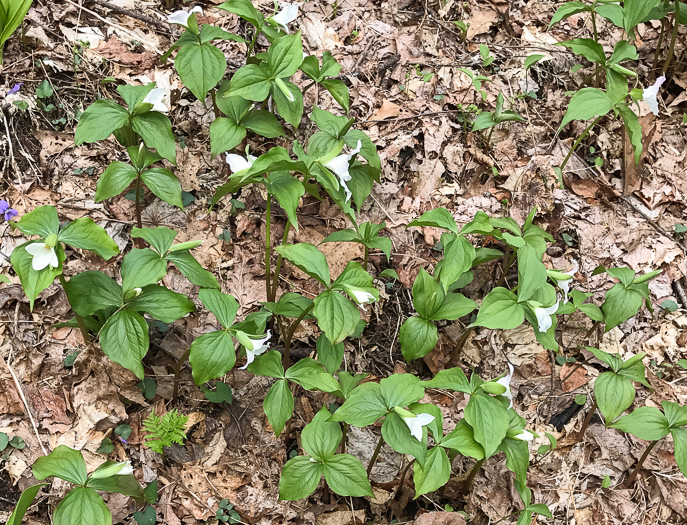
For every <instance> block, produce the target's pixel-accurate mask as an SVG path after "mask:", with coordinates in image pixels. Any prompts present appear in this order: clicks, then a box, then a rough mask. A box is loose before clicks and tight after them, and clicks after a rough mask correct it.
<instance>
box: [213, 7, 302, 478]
mask: <svg viewBox="0 0 687 525" xmlns="http://www.w3.org/2000/svg"><path fill="white" fill-rule="evenodd" d="M217 8H218V9H223V10H225V11H229V12H230V13H234V14H237V15H238V16H240V17H241V18H243V19H244V20H245V21H246V22H249V23H251V24H253V25H254V26H255V27H256V28H260V27H262V24H263V23H264V21H265V17H264V16H263V14H262V13H261V12H260V11H258V10H257V9H255V7H254V6H253V3H252V2H251V1H250V0H228V1H226V2H224V3H223V4H220V5H218V6H217ZM313 490H315V489H313Z"/></svg>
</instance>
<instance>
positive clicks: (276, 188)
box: [267, 171, 329, 273]
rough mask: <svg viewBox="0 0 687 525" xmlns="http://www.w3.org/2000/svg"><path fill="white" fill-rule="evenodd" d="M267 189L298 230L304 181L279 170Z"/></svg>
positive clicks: (272, 176)
mask: <svg viewBox="0 0 687 525" xmlns="http://www.w3.org/2000/svg"><path fill="white" fill-rule="evenodd" d="M267 191H268V192H270V193H272V194H273V195H274V197H275V198H276V199H277V201H278V202H279V206H281V207H282V209H283V210H284V211H285V212H286V216H287V217H288V219H289V222H290V223H291V225H292V226H293V227H294V228H295V230H296V231H298V218H297V216H296V210H297V208H298V203H299V202H300V199H301V197H302V196H303V195H305V188H303V183H302V182H301V181H300V180H298V179H297V178H296V177H293V176H292V175H291V174H289V173H288V172H285V171H277V172H274V173H271V174H270V176H269V177H268V179H267ZM328 271H329V267H327V273H328Z"/></svg>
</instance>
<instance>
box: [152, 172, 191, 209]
mask: <svg viewBox="0 0 687 525" xmlns="http://www.w3.org/2000/svg"><path fill="white" fill-rule="evenodd" d="M141 180H142V181H143V183H144V184H145V185H146V186H147V187H148V189H149V190H150V191H152V192H153V193H154V194H155V195H156V196H157V197H159V198H160V199H162V200H163V201H165V202H166V203H168V204H171V205H172V206H177V207H178V208H181V209H184V202H183V200H182V198H181V183H180V182H179V179H177V177H176V175H174V173H172V172H171V171H169V170H166V169H165V168H150V169H149V170H146V171H144V172H143V173H141Z"/></svg>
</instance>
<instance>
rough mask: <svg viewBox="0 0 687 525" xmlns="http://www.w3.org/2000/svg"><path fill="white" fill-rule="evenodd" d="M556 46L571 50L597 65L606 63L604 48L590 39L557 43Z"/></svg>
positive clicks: (576, 39)
mask: <svg viewBox="0 0 687 525" xmlns="http://www.w3.org/2000/svg"><path fill="white" fill-rule="evenodd" d="M556 45H559V46H565V47H567V48H568V49H571V50H572V51H573V53H575V54H576V55H582V56H583V57H585V58H586V59H587V60H589V61H590V62H595V63H597V64H604V63H605V62H606V54H605V53H604V48H603V47H602V46H601V44H599V43H598V42H596V41H595V40H593V39H591V38H575V39H574V40H566V41H564V42H559V43H558V44H556Z"/></svg>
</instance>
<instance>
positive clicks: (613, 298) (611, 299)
mask: <svg viewBox="0 0 687 525" xmlns="http://www.w3.org/2000/svg"><path fill="white" fill-rule="evenodd" d="M642 302H643V299H642V296H641V295H640V294H639V293H638V292H636V291H635V290H631V289H627V288H625V286H623V284H622V283H616V284H615V285H613V288H611V289H610V290H608V291H607V292H606V299H605V300H604V303H603V304H602V305H601V311H602V312H603V314H604V320H605V324H606V332H608V331H609V330H611V329H612V328H614V327H616V326H618V325H619V324H620V323H623V322H625V321H627V320H628V319H630V318H631V317H633V316H635V315H637V312H639V309H640V308H641V307H642Z"/></svg>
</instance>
